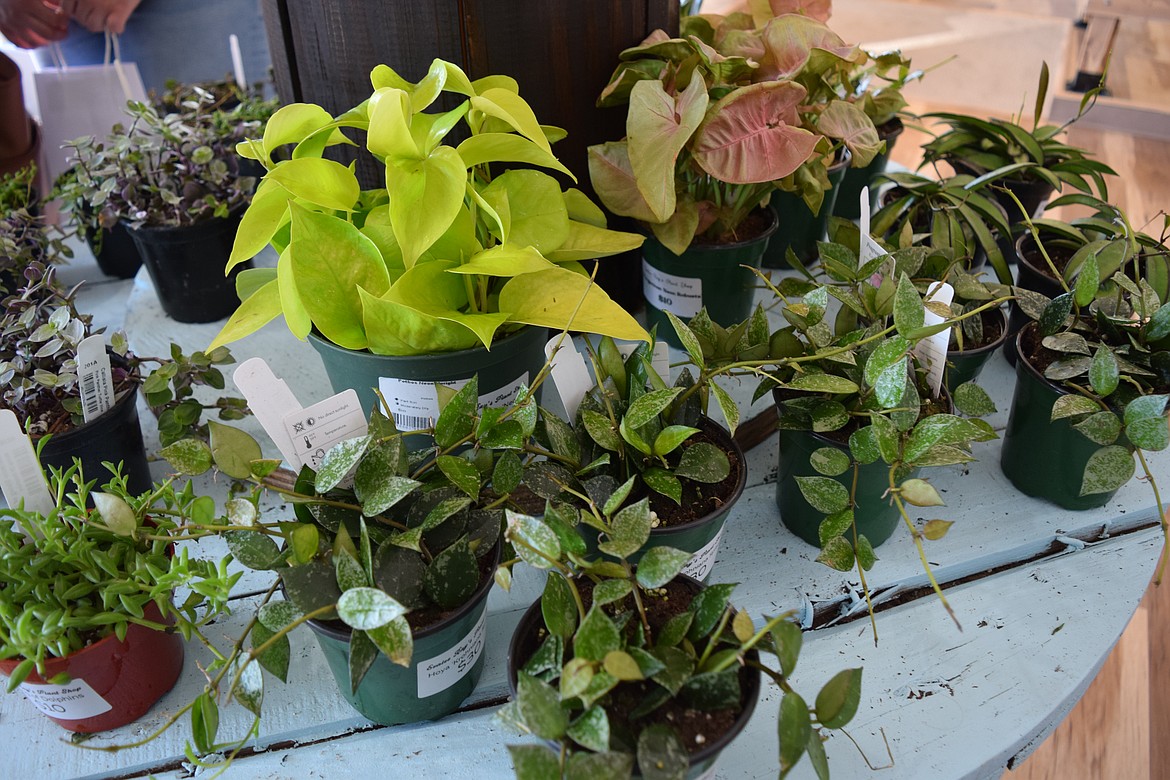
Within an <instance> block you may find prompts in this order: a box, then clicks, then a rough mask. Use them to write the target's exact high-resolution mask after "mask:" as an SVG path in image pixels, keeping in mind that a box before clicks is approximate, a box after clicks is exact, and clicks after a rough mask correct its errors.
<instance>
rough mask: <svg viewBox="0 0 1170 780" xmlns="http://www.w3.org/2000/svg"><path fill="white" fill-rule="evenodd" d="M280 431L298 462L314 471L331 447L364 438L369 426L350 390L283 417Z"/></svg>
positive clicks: (359, 404)
mask: <svg viewBox="0 0 1170 780" xmlns="http://www.w3.org/2000/svg"><path fill="white" fill-rule="evenodd" d="M284 430H285V432H286V433H287V434H288V436H289V438H290V439H291V440H292V446H293V451H294V452H295V453H296V456H297V458H298V459H299V460H300V462H301V463H304V464H306V465H308V466H309V467H310V468H313V469H317V468H319V467H320V466H321V460H322V459H323V458H324V457H325V453H326V452H329V449H330V448H331V447H332V446H333V445H334V444H337V443H339V442H343V441H345V440H346V439H353V438H356V437H358V436H365V434H366V431H368V430H369V423H368V422H367V421H366V415H365V412H363V411H362V405H361V403H359V402H358V394H357V391H356V390H353V389H352V388H351V389H349V390H346V391H344V392H341V393H338V394H337V395H333V396H330V397H329V398H326V399H325V400H324V401H319V402H318V403H315V404H313V405H312V406H310V407H307V408H305V409H300V410H298V411H295V412H292V413H290V414H288V415H286V416H285V418H284Z"/></svg>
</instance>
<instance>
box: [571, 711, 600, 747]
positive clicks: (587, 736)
mask: <svg viewBox="0 0 1170 780" xmlns="http://www.w3.org/2000/svg"><path fill="white" fill-rule="evenodd" d="M566 733H567V734H568V736H569V739H571V740H573V741H574V742H576V743H577V744H578V745H580V746H581V747H583V748H586V749H587V750H592V751H595V752H598V753H602V752H605V751H607V750H609V718H608V717H606V715H605V710H604V709H602V708H601V707H596V706H594V707H590V708H589V709H587V710H585V712H583V713H582V714H581V716H580V717H578V718H577V719H576V720H575V721H573V722H572V723H570V724H569V728H568V731H567V732H566Z"/></svg>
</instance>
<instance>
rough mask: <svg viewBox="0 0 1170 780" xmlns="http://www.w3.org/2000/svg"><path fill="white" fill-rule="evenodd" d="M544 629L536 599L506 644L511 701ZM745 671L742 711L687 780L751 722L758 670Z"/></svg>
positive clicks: (708, 773)
mask: <svg viewBox="0 0 1170 780" xmlns="http://www.w3.org/2000/svg"><path fill="white" fill-rule="evenodd" d="M675 581H676V582H682V583H684V584H685V585H686V586H687V587H688V588H690V589H691V591H692V592H694V593H698V592H699V591H700V590H702V589H703V585H702V584H701V583H699V582H698V581H697V580H695V579H693V578H691V577H688V576H686V575H685V574H680V575H679V576H678V577H677V578H676V579H675ZM543 627H544V615H543V614H542V613H541V608H540V600H539V599H538V600H537V601H536V602H535V603H533V604H532V605H531V606H530V607H529V608H528V609H527V610H526V611H525V612H524V615H523V617H521V618H520V622H519V623H517V624H516V631H515V632H514V633H513V634H512V641H511V642H509V643H508V688H509V690H510V691H511V694H512V700H513V701H515V700H516V696H517V689H516V676H517V672H518V671H519V669H520V667H521V666H523V665H524V663H526V662H527V661H528V659H529V658H531V657H532V654H533V653H535V652H536V650H537V649H538V648H539V646H540V642H541V641H542V637H541V636H540V633H539V632H540V630H541V629H542V628H543ZM747 657H748V658H749V659H750V660H758V659H759V654H758V653H756V651H755V650H752V651H750V652H749V653H748V655H747ZM744 669H745V673H741V674H740V680H741V682H742V683H743V684H744V685H743V690H742V698H741V701H742V703H743V709H742V710H740V712H739V715H738V716H737V717H736V720H735V724H734V725H733V726H732V727H731V729H730V730H728V731H727V732H726V733H724V734H722V735H720V736H719V737H718V738H717V739H713V740H711V741H710V742H709V743H707V745H706V746H704V747H703V749H702V750H698V751H696V752H695V753H692V754H691V757H690V768H689V769H688V770H687V774H686V777H687V780H700V779H701V778H709V777H713V776H714V769H713V768H714V766H715V761H716V760H717V759H718V758H719V754H720V753H722V752H723V750H724V748H726V747H727V746H728V745H730V744H731V742H732V741H733V740H734V739H735V738H736V737H737V736H739V733H740V732H741V731H743V729H744V727H746V726H747V724H748V721H750V720H751V718H752V713H753V712H755V709H756V700H757V699H759V698H760V671H759V670H758V669H756V668H754V667H751V666H748V667H744ZM548 744H549V745H552V746H554V749H555V748H556V743H554V742H549V743H548ZM633 777H636V778H640V777H642V775H641V774H640V773H639V772H638V770H637V766H636V765H635V767H634V774H633Z"/></svg>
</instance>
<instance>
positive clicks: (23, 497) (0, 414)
mask: <svg viewBox="0 0 1170 780" xmlns="http://www.w3.org/2000/svg"><path fill="white" fill-rule="evenodd" d="M0 492H3V493H4V500H5V501H6V502H7V503H8V506H10V507H18V506H20V505H21V504H22V503H23V504H24V508H25V509H26V510H28V511H29V512H37V513H39V514H42V515H47V514H49V513H50V512H52V511H53V509H54V507H55V506H56V504H55V502H54V501H53V496H52V494H51V493H49V486H48V484H46V482H45V473H44V472H43V471H41V464H40V463H38V462H37V455H36V451H35V450H33V446H32V442H31V441H29V438H28V436H26V435H25V433H24V431H22V430H21V429H20V423H18V422H17V420H16V415H15V414H13V413H12V411H11V410H10V409H3V410H0Z"/></svg>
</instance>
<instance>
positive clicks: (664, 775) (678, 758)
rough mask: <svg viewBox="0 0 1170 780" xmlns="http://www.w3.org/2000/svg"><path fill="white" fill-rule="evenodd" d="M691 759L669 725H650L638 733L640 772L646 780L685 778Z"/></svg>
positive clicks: (681, 779) (680, 779)
mask: <svg viewBox="0 0 1170 780" xmlns="http://www.w3.org/2000/svg"><path fill="white" fill-rule="evenodd" d="M689 761H690V759H689V757H688V756H687V751H686V749H684V748H683V746H682V743H681V742H679V739H678V735H677V734H675V733H674V729H672V728H670V727H669V726H663V725H654V726H649V727H647V728H644V729H642V733H641V734H639V735H638V772H639V774H641V775H642V777H643V778H645V780H683V778H684V777H686V773H687V767H688V766H689Z"/></svg>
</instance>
